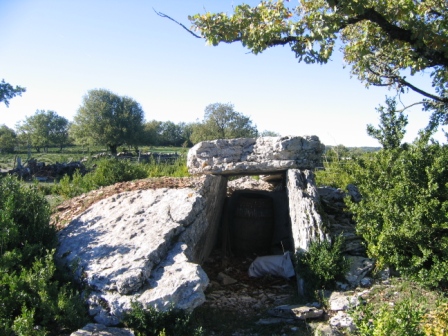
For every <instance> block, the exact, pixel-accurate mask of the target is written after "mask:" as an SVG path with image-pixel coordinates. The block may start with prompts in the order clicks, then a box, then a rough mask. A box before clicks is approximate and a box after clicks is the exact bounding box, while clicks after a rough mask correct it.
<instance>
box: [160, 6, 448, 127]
mask: <svg viewBox="0 0 448 336" xmlns="http://www.w3.org/2000/svg"><path fill="white" fill-rule="evenodd" d="M158 14H159V15H161V16H164V17H167V18H169V19H171V20H173V19H172V18H170V17H169V16H167V15H165V14H162V13H158ZM447 15H448V3H447V2H446V1H445V0H425V1H423V0H384V1H377V0H363V1H359V0H300V1H299V5H298V6H297V7H293V6H292V5H289V4H288V5H285V4H284V2H283V1H282V0H278V1H271V0H270V1H261V2H260V3H259V4H258V5H257V6H254V7H251V6H249V5H247V4H242V5H239V6H236V7H235V8H234V12H233V15H227V14H226V13H205V14H196V15H193V16H190V17H189V20H190V21H191V23H192V25H193V27H192V29H193V30H196V31H199V32H200V34H201V36H198V35H196V34H195V33H194V32H193V31H192V30H189V31H190V33H192V34H194V35H196V37H203V38H205V39H206V40H207V42H208V43H209V44H211V45H215V46H216V45H218V44H219V43H221V42H224V43H233V42H241V43H242V44H243V46H245V47H247V48H248V49H249V50H250V51H251V52H252V53H254V54H258V53H261V52H263V51H264V50H266V49H267V48H271V47H275V46H285V45H289V47H290V48H291V51H292V52H293V53H294V55H295V56H296V58H297V59H298V61H299V62H305V63H318V64H325V63H327V62H328V61H329V60H330V57H331V55H332V54H333V52H334V49H335V46H336V45H341V50H342V52H343V54H344V59H345V61H346V62H347V63H348V65H349V66H351V71H352V73H353V74H354V75H355V76H357V77H358V78H359V79H360V80H361V81H362V82H364V83H365V84H366V85H367V86H369V85H374V86H388V87H390V88H393V89H395V90H397V92H398V93H399V94H401V93H404V92H407V91H409V90H411V91H415V92H417V93H419V94H420V95H421V96H422V100H421V101H420V102H417V103H416V104H422V105H423V110H425V111H430V112H431V113H432V114H431V121H430V125H429V126H430V127H436V126H437V125H439V124H440V123H442V124H446V123H447V122H448V113H447V111H448V94H447V89H448V86H447V79H448V70H447V66H448V37H447V35H448V18H447ZM173 21H175V20H173ZM175 22H177V21H175ZM182 26H183V25H182ZM183 27H184V28H185V26H183ZM187 30H188V29H187ZM407 74H410V75H411V76H413V75H415V74H424V75H426V76H429V78H431V80H432V86H433V88H434V90H433V92H429V91H427V90H425V89H424V88H423V87H418V86H417V85H415V84H413V83H412V80H409V79H408V78H407ZM412 105H414V104H412Z"/></svg>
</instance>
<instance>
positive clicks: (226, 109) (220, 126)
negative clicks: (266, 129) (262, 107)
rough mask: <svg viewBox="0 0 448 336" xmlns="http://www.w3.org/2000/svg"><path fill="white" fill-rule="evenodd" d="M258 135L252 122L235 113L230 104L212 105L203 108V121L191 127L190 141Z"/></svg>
mask: <svg viewBox="0 0 448 336" xmlns="http://www.w3.org/2000/svg"><path fill="white" fill-rule="evenodd" d="M257 134H258V131H257V127H256V126H255V125H253V124H252V120H251V119H250V118H249V117H247V116H245V115H244V114H242V113H240V112H236V111H235V109H234V106H233V105H232V104H229V103H227V104H223V103H214V104H210V105H207V107H206V108H205V113H204V119H203V121H202V122H201V123H198V124H196V125H194V126H193V132H192V134H191V141H192V142H193V143H198V142H201V141H205V140H215V139H233V138H253V137H256V136H257Z"/></svg>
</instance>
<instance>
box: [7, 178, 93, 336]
mask: <svg viewBox="0 0 448 336" xmlns="http://www.w3.org/2000/svg"><path fill="white" fill-rule="evenodd" d="M49 216H50V210H49V205H48V203H47V202H46V201H45V199H44V198H43V196H42V195H41V194H40V192H39V191H38V190H37V188H36V186H35V185H31V186H30V185H26V184H23V183H21V182H20V181H18V180H17V179H15V178H12V177H5V178H2V179H0V334H2V335H11V334H13V332H15V333H16V334H17V335H48V334H50V335H60V332H61V331H63V330H66V329H68V330H73V329H75V328H79V327H80V326H82V324H84V323H85V322H86V321H87V314H86V309H85V307H84V306H83V304H82V302H81V299H80V296H79V295H78V294H77V292H76V291H75V290H74V288H72V287H71V286H70V285H69V284H62V283H61V282H59V280H58V279H57V277H58V276H59V275H58V273H57V269H56V266H55V264H54V261H53V255H54V247H55V246H56V231H55V229H54V228H53V227H52V226H50V225H49V221H50V220H49Z"/></svg>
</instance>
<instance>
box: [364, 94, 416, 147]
mask: <svg viewBox="0 0 448 336" xmlns="http://www.w3.org/2000/svg"><path fill="white" fill-rule="evenodd" d="M386 104H387V108H385V107H384V106H380V107H379V108H378V109H377V111H378V112H379V113H380V125H379V126H378V128H375V127H374V126H373V125H367V134H368V135H369V136H371V137H373V138H374V139H376V140H378V142H379V143H380V144H381V145H382V146H383V148H384V149H391V148H398V147H399V146H400V145H401V141H402V140H403V137H404V135H405V133H406V125H407V124H408V118H407V116H405V115H404V114H403V112H397V110H396V101H395V100H394V99H390V98H388V99H387V100H386Z"/></svg>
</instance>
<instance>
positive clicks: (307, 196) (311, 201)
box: [286, 169, 329, 251]
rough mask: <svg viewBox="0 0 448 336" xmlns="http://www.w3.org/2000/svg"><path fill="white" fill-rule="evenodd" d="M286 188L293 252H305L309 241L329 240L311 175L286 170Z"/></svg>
mask: <svg viewBox="0 0 448 336" xmlns="http://www.w3.org/2000/svg"><path fill="white" fill-rule="evenodd" d="M286 188H287V192H288V198H289V216H290V218H291V229H292V235H293V240H294V247H295V250H296V251H297V250H305V251H307V250H308V247H309V245H310V242H311V241H315V240H320V241H322V240H324V239H329V235H328V234H327V232H326V228H325V224H324V222H323V220H322V214H323V210H322V207H321V205H320V200H319V194H318V191H317V187H316V184H315V181H314V175H313V173H312V172H311V171H309V170H304V171H301V170H299V169H290V170H288V172H287V174H286Z"/></svg>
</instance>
